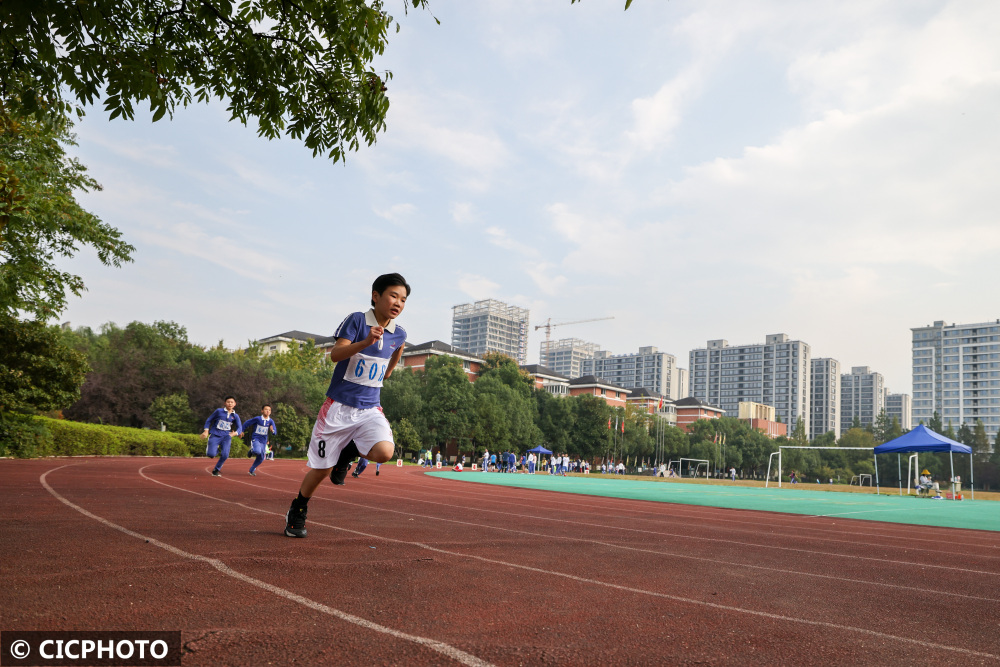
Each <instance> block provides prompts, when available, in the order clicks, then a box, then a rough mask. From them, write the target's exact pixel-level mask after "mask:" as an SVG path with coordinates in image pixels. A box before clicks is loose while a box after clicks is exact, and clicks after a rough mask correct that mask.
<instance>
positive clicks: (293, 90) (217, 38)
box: [0, 0, 426, 161]
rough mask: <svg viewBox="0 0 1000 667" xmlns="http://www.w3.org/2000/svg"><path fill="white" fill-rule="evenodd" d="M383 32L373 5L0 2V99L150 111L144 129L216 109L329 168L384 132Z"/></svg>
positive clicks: (385, 24)
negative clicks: (286, 139)
mask: <svg viewBox="0 0 1000 667" xmlns="http://www.w3.org/2000/svg"><path fill="white" fill-rule="evenodd" d="M402 6H403V9H404V10H405V9H407V8H408V7H413V8H423V7H425V6H426V0H402ZM394 24H395V21H394V20H393V18H392V17H391V16H390V15H389V14H387V13H386V10H385V7H384V3H383V2H382V1H381V0H298V1H294V2H293V1H290V0H245V1H242V2H239V3H235V2H232V0H90V1H89V2H85V3H81V2H75V1H73V0H30V1H27V2H26V1H23V0H21V1H12V2H3V3H0V62H3V64H4V66H3V67H0V96H2V97H3V98H4V99H6V100H8V101H9V103H10V104H11V106H12V108H13V110H14V112H16V113H19V114H21V113H28V114H39V115H41V114H44V113H45V112H51V111H55V112H57V113H58V115H64V114H65V113H66V112H68V111H69V110H70V109H71V108H74V107H75V108H76V110H77V113H82V112H83V109H84V107H87V106H91V105H94V104H96V103H98V102H100V101H103V105H104V108H105V110H106V111H107V112H108V113H109V114H110V116H111V118H116V117H118V116H121V117H123V118H127V119H131V118H133V117H134V114H135V107H136V105H137V104H148V106H149V109H150V111H151V112H152V117H153V120H154V121H156V120H159V119H160V118H162V117H164V116H165V115H171V116H172V115H173V113H174V111H175V109H176V108H177V107H178V105H180V106H182V107H184V106H187V105H189V104H191V103H193V102H207V101H209V100H211V99H219V100H224V101H225V102H226V103H227V104H228V112H229V114H230V118H231V119H232V120H239V121H240V122H242V123H244V124H246V123H248V122H249V121H250V120H253V121H255V122H256V125H257V132H258V134H259V135H260V136H263V137H267V138H269V139H273V138H276V137H279V136H281V135H288V136H291V137H293V138H295V139H300V140H302V141H303V142H304V143H305V145H306V147H307V148H310V149H311V150H312V152H313V154H314V155H319V154H326V155H328V156H329V157H330V158H332V159H333V160H334V161H337V160H341V159H343V158H344V153H345V151H347V150H356V149H357V148H358V147H359V146H360V142H361V141H364V142H365V143H367V144H369V145H370V144H372V143H374V141H375V137H376V134H377V133H378V132H379V131H381V130H383V129H384V128H385V115H386V112H387V111H388V108H389V101H388V98H387V97H386V95H385V92H386V86H385V84H386V81H387V80H388V78H389V76H390V75H389V73H386V74H385V75H380V74H379V73H377V72H376V71H375V70H374V69H373V67H372V63H373V61H374V59H375V58H376V57H378V56H380V55H382V54H383V52H384V51H385V46H386V43H387V41H388V35H389V30H390V28H391V27H392V26H393V25H394ZM396 27H397V29H398V24H397V25H396ZM383 76H384V78H383ZM50 115H52V114H50Z"/></svg>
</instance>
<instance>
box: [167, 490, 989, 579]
mask: <svg viewBox="0 0 1000 667" xmlns="http://www.w3.org/2000/svg"><path fill="white" fill-rule="evenodd" d="M269 477H271V478H273V479H280V480H284V481H292V482H294V481H297V480H293V479H290V478H288V477H279V476H277V475H269ZM153 481H155V480H153ZM230 481H233V482H236V483H237V484H247V485H248V486H253V487H255V488H268V487H261V486H260V485H258V484H250V483H249V482H243V481H240V480H230ZM160 483H161V484H162V482H160ZM271 490H273V491H276V490H277V489H271ZM191 493H196V492H194V491H191ZM380 495H384V494H380ZM314 497H316V496H314ZM318 497H319V498H321V499H323V500H329V501H330V502H336V503H343V504H345V505H353V506H355V507H363V508H365V509H370V510H375V511H379V512H391V513H393V514H402V515H403V516H412V517H417V518H420V519H431V520H433V521H446V522H450V523H458V524H463V525H467V526H478V525H479V524H475V523H472V522H471V521H461V520H459V519H445V518H442V517H439V516H433V515H428V514H416V513H413V512H404V511H402V510H393V509H387V508H384V507H374V506H372V505H365V504H364V503H357V502H351V501H349V500H338V499H334V498H327V497H325V496H318ZM396 497H397V498H400V496H396ZM401 499H403V500H416V501H417V502H428V503H434V504H439V505H440V504H444V503H440V502H435V501H424V500H420V499H416V498H406V497H402V498H401ZM480 511H483V512H490V513H494V514H503V515H504V516H507V517H512V518H524V519H532V520H537V521H549V522H554V523H564V524H571V525H577V526H587V527H589V528H601V529H607V530H618V531H622V532H629V533H642V534H646V535H656V536H659V537H669V538H675V539H687V540H694V541H702V542H721V543H723V544H727V545H733V544H737V545H741V546H745V547H756V548H759V549H773V550H776V551H790V552H793V553H803V554H809V555H812V556H828V557H832V558H851V559H856V560H863V561H874V562H876V563H879V564H884V565H905V566H910V567H919V568H933V569H937V570H947V571H950V572H966V573H969V574H976V575H988V576H1000V572H991V571H989V570H973V569H969V568H964V567H954V566H951V565H937V564H934V563H916V562H913V561H906V560H887V559H884V558H875V557H873V556H858V555H854V554H840V553H835V552H830V551H818V550H813V549H797V548H795V547H782V546H775V545H771V544H757V543H754V542H739V541H736V540H729V539H724V538H720V537H701V536H693V535H683V534H679V533H668V532H661V531H656V530H645V529H642V528H625V527H622V526H611V525H606V524H601V523H587V522H585V521H571V520H569V519H553V518H550V517H546V516H533V515H528V514H514V513H513V512H499V511H497V510H480ZM804 516H808V515H804ZM490 529H491V530H503V531H506V532H514V533H516V532H519V531H517V530H515V529H512V528H503V527H501V526H491V527H490ZM359 534H360V535H365V536H368V533H359ZM536 535H539V534H536ZM541 536H542V537H549V536H546V535H541ZM566 539H580V538H566ZM601 544H606V543H601ZM608 546H614V545H610V544H608ZM872 546H877V545H872ZM620 548H623V549H626V548H632V547H620ZM894 548H895V547H894ZM655 553H659V552H655Z"/></svg>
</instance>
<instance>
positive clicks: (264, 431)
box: [254, 426, 267, 435]
mask: <svg viewBox="0 0 1000 667" xmlns="http://www.w3.org/2000/svg"><path fill="white" fill-rule="evenodd" d="M254 435H267V427H266V426H258V427H257V430H256V431H254Z"/></svg>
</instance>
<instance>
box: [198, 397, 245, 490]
mask: <svg viewBox="0 0 1000 667" xmlns="http://www.w3.org/2000/svg"><path fill="white" fill-rule="evenodd" d="M225 406H226V407H224V408H219V409H218V410H216V411H215V412H213V413H212V414H211V415H210V416H209V418H208V419H206V420H205V430H204V431H202V433H201V437H202V439H205V438H208V447H206V448H205V454H206V455H207V456H210V457H211V458H213V459H214V458H215V456H216V454H218V455H219V462H218V463H216V464H215V467H214V468H212V474H213V475H215V476H216V477H221V476H222V464H223V463H225V462H226V459H228V458H229V448H230V446H232V444H233V438H232V436H233V435H234V434H235V435H236V436H237V437H239V436H241V435H243V423H242V422H241V421H240V416H239V415H238V414H236V399H235V398H233V397H232V396H226V401H225Z"/></svg>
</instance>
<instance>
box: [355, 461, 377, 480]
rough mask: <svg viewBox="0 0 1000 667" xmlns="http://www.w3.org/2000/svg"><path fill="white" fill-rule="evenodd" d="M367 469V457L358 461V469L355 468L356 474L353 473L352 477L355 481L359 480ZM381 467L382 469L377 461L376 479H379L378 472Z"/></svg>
mask: <svg viewBox="0 0 1000 667" xmlns="http://www.w3.org/2000/svg"><path fill="white" fill-rule="evenodd" d="M367 467H368V459H366V458H365V457H363V456H362V457H361V458H360V459H358V467H357V468H355V469H354V472H352V473H351V477H353V478H354V479H357V478H358V476H359V475H360V474H361V473H363V472H364V471H365V468H367ZM381 467H382V464H381V463H379V462H378V461H376V462H375V476H376V477H378V471H379V468H381Z"/></svg>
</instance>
